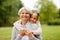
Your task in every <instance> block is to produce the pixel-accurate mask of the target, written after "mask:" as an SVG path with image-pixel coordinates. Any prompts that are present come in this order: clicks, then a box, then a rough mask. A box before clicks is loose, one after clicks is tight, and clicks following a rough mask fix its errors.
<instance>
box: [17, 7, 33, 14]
mask: <svg viewBox="0 0 60 40" xmlns="http://www.w3.org/2000/svg"><path fill="white" fill-rule="evenodd" d="M22 10H27V11H28V13H29V14H31V13H32V12H31V10H30V9H29V8H27V7H22V8H20V9H19V11H18V15H20V13H21V11H22Z"/></svg>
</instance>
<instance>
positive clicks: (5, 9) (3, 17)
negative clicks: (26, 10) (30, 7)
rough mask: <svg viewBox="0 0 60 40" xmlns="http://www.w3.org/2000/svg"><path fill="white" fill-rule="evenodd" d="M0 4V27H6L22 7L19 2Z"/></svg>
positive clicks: (7, 0)
mask: <svg viewBox="0 0 60 40" xmlns="http://www.w3.org/2000/svg"><path fill="white" fill-rule="evenodd" d="M0 3H1V4H0V26H1V25H6V24H7V25H8V24H10V23H11V22H10V19H11V18H12V17H15V16H17V13H18V9H19V8H21V7H22V6H23V5H22V3H21V1H20V0H0ZM14 20H15V19H13V20H11V21H12V22H13V21H14Z"/></svg>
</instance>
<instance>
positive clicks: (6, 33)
mask: <svg viewBox="0 0 60 40" xmlns="http://www.w3.org/2000/svg"><path fill="white" fill-rule="evenodd" d="M11 32H12V27H0V40H11ZM42 37H43V40H60V26H56V25H55V26H48V25H42Z"/></svg>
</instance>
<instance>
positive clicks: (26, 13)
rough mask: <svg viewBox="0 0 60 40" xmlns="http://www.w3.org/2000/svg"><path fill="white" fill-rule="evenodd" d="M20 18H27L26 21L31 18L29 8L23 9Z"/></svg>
mask: <svg viewBox="0 0 60 40" xmlns="http://www.w3.org/2000/svg"><path fill="white" fill-rule="evenodd" d="M20 18H21V19H22V20H26V21H27V20H29V18H30V14H29V12H28V11H27V10H22V11H21V13H20Z"/></svg>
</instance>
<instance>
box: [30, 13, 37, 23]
mask: <svg viewBox="0 0 60 40" xmlns="http://www.w3.org/2000/svg"><path fill="white" fill-rule="evenodd" d="M37 17H38V15H37V13H33V14H32V15H31V18H30V21H31V22H32V23H36V21H37V20H38V18H37Z"/></svg>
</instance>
